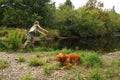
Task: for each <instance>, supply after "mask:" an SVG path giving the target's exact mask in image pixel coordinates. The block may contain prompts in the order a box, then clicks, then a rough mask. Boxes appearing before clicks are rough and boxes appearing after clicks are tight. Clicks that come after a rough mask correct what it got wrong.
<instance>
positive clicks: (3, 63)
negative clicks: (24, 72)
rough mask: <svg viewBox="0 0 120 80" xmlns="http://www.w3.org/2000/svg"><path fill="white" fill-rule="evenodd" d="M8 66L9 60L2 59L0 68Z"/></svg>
mask: <svg viewBox="0 0 120 80" xmlns="http://www.w3.org/2000/svg"><path fill="white" fill-rule="evenodd" d="M7 66H8V62H7V61H6V60H0V69H3V68H5V67H7Z"/></svg>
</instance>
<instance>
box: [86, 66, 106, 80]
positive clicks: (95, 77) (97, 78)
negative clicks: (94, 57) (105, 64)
mask: <svg viewBox="0 0 120 80" xmlns="http://www.w3.org/2000/svg"><path fill="white" fill-rule="evenodd" d="M88 80H104V79H103V76H102V74H101V73H100V70H99V68H98V67H94V68H93V69H92V70H91V72H90V74H89V77H88Z"/></svg>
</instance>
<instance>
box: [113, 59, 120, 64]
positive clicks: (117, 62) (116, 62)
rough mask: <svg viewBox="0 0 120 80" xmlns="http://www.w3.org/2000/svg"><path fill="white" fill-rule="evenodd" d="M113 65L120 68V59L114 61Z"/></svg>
mask: <svg viewBox="0 0 120 80" xmlns="http://www.w3.org/2000/svg"><path fill="white" fill-rule="evenodd" d="M112 64H113V65H116V66H120V58H118V59H115V60H113V61H112Z"/></svg>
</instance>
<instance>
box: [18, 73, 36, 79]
mask: <svg viewBox="0 0 120 80" xmlns="http://www.w3.org/2000/svg"><path fill="white" fill-rule="evenodd" d="M20 80H36V79H35V78H33V77H32V76H31V75H30V73H28V74H26V75H25V76H24V77H22V78H21V79H20Z"/></svg>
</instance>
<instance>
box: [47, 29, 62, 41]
mask: <svg viewBox="0 0 120 80" xmlns="http://www.w3.org/2000/svg"><path fill="white" fill-rule="evenodd" d="M47 36H48V37H51V38H55V39H56V38H59V37H60V35H59V31H58V30H56V29H55V30H49V33H48V35H47Z"/></svg>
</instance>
